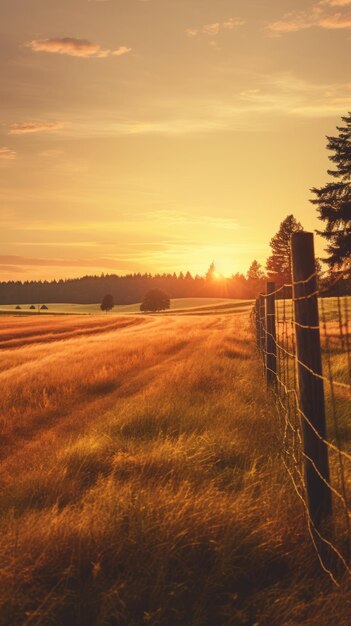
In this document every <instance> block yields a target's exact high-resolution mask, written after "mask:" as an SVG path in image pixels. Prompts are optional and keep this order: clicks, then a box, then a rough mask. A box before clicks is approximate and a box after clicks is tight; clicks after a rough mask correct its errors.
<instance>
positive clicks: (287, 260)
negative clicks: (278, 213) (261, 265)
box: [266, 215, 303, 284]
mask: <svg viewBox="0 0 351 626" xmlns="http://www.w3.org/2000/svg"><path fill="white" fill-rule="evenodd" d="M299 230H303V228H302V226H301V224H300V222H298V221H297V220H296V219H295V217H294V216H293V215H288V216H287V217H286V218H285V220H283V221H282V223H281V224H280V226H279V230H278V232H277V233H276V234H275V235H274V237H273V238H272V239H271V241H270V246H271V248H272V254H271V256H270V257H269V258H268V259H267V264H266V267H267V272H268V276H269V278H271V279H272V280H274V281H275V282H277V283H281V284H284V283H288V284H291V253H290V240H291V235H292V234H293V233H296V232H297V231H299Z"/></svg>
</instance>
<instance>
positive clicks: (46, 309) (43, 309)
mask: <svg viewBox="0 0 351 626" xmlns="http://www.w3.org/2000/svg"><path fill="white" fill-rule="evenodd" d="M40 310H41V311H48V307H47V306H46V304H42V305H41V307H40Z"/></svg>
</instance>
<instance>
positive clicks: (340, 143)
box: [311, 112, 351, 268]
mask: <svg viewBox="0 0 351 626" xmlns="http://www.w3.org/2000/svg"><path fill="white" fill-rule="evenodd" d="M341 119H342V121H343V122H344V125H343V126H337V130H338V131H339V135H338V136H337V137H327V140H328V143H327V150H330V151H331V152H332V153H333V154H331V155H330V156H329V159H330V161H332V162H333V163H334V164H335V169H332V170H328V174H329V175H330V176H332V177H333V178H334V179H335V180H334V181H332V182H329V183H327V184H326V185H325V186H324V187H320V188H317V187H313V189H312V190H311V191H312V192H313V193H314V194H315V196H316V197H315V198H314V199H312V200H311V202H312V203H313V204H316V205H317V211H318V212H319V219H321V220H322V221H323V222H325V229H324V231H322V232H319V234H320V235H322V237H324V238H325V239H326V240H327V242H328V245H327V248H326V252H327V253H328V256H327V257H326V258H325V259H324V260H325V261H326V262H327V263H328V265H329V267H330V268H335V267H340V266H341V265H342V264H343V263H344V262H345V261H346V262H350V260H351V112H349V113H348V115H347V116H346V117H342V118H341Z"/></svg>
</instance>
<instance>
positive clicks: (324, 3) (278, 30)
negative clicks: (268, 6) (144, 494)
mask: <svg viewBox="0 0 351 626" xmlns="http://www.w3.org/2000/svg"><path fill="white" fill-rule="evenodd" d="M350 5H351V0H321V1H320V2H316V3H314V4H312V6H311V7H310V8H309V9H307V10H303V11H291V12H289V13H286V14H285V15H284V16H283V18H282V19H281V20H277V21H275V22H271V23H270V24H269V25H268V29H269V30H270V31H271V32H272V33H274V34H276V35H279V34H283V33H293V32H297V31H301V30H307V29H309V28H322V29H325V30H342V29H344V30H345V29H351V11H350V10H349V9H348V7H349V6H350ZM345 8H346V10H345ZM336 9H337V10H336Z"/></svg>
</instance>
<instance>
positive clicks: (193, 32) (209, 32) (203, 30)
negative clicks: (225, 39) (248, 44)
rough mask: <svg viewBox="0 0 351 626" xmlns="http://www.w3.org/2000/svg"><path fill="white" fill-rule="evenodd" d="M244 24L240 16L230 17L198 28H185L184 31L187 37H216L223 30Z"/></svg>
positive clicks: (233, 28)
mask: <svg viewBox="0 0 351 626" xmlns="http://www.w3.org/2000/svg"><path fill="white" fill-rule="evenodd" d="M244 24H245V21H244V20H243V19H241V18H240V17H230V18H229V19H227V20H225V21H224V22H212V23H211V24H204V25H203V26H201V27H199V28H194V27H193V28H187V29H186V31H185V32H186V34H187V35H188V37H199V36H208V37H216V36H217V35H219V33H220V32H221V31H223V30H235V29H237V28H240V26H243V25H244Z"/></svg>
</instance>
